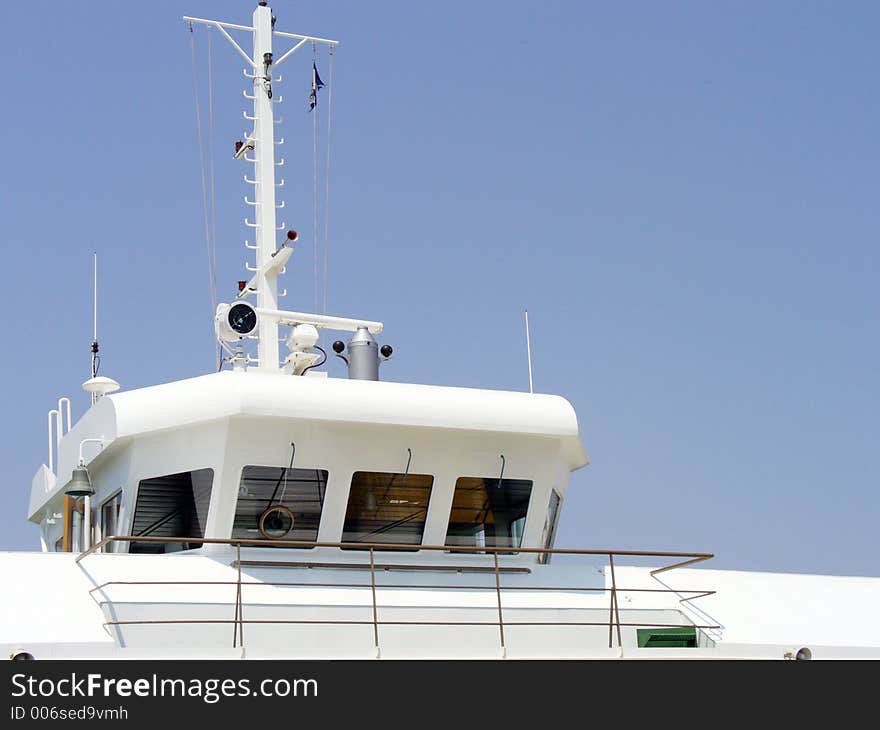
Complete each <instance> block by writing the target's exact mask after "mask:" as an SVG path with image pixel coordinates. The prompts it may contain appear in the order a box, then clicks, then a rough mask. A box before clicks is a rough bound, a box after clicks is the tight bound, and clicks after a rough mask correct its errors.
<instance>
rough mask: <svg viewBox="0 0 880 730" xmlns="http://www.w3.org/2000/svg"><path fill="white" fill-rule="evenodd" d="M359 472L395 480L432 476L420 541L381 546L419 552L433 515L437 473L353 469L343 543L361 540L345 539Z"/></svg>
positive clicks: (391, 549) (386, 549) (352, 548)
mask: <svg viewBox="0 0 880 730" xmlns="http://www.w3.org/2000/svg"><path fill="white" fill-rule="evenodd" d="M359 474H370V475H375V474H382V475H386V476H389V477H391V480H393V479H394V478H396V477H427V478H430V480H431V481H430V484H429V485H428V486H427V492H428V499H427V504H426V505H425V519H424V522H423V523H422V530H421V533H420V534H419V539H418V542H412V543H408V542H400V543H397V542H392V543H382V544H385V545H387V546H388V547H383V548H381V549H382V550H383V551H395V552H396V551H401V552H417V551H418V550H420V549H421V547H422V546H423V545H424V543H425V534H426V532H427V529H428V526H429V518H430V515H431V505H432V504H433V500H434V495H435V491H434V487H435V486H436V485H437V475H436V474H422V473H415V472H409V471H404V472H392V471H380V470H378V469H355V470H353V471H352V472H351V477H350V478H349V482H348V495H347V498H346V500H345V511H344V512H343V515H342V528H341V530H340V537H339V541H340V542H341V543H346V542H350V543H353V544H356V543H357V542H359V541H358V540H346V539H345V532H346V529H345V526H346V523H347V522H348V508H349V504H350V503H351V497H352V492H353V490H354V488H355V478H356V477H357V476H358V475H359ZM398 486H399V485H398ZM418 488H420V489H425V487H418ZM392 524H393V523H392ZM373 533H375V531H373ZM373 533H370V534H373ZM370 542H371V543H374V544H375V543H377V542H378V543H381V540H380V541H376V540H372V541H370ZM370 542H366V541H365V542H364V545H369V544H370ZM342 549H343V550H369V548H367V547H344V548H342Z"/></svg>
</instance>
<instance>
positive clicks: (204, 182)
mask: <svg viewBox="0 0 880 730" xmlns="http://www.w3.org/2000/svg"><path fill="white" fill-rule="evenodd" d="M189 44H190V51H191V54H192V76H193V96H194V97H195V102H196V133H197V136H198V140H199V172H200V173H201V178H202V209H203V211H204V214H205V246H206V248H207V249H208V286H209V287H211V286H212V284H211V282H212V279H211V263H210V262H211V228H210V224H209V222H208V183H207V180H206V179H205V149H204V141H203V140H202V109H201V105H200V104H199V83H198V74H197V73H196V42H195V38H194V34H193V27H192V23H190V24H189ZM213 299H214V294H213V288H211V304H212V311H211V316H212V317H213V315H214V309H216V307H213Z"/></svg>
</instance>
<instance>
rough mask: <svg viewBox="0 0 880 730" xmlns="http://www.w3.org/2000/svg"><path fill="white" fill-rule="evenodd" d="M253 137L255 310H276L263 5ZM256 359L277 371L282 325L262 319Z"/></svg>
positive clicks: (268, 24) (268, 45)
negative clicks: (270, 265)
mask: <svg viewBox="0 0 880 730" xmlns="http://www.w3.org/2000/svg"><path fill="white" fill-rule="evenodd" d="M253 24H254V26H253V27H254V56H253V65H254V74H253V79H254V93H253V96H254V120H253V122H254V133H253V135H252V139H253V147H254V149H253V159H254V171H255V173H256V174H255V176H254V180H255V185H254V194H255V203H256V206H255V208H254V212H255V219H256V220H255V221H254V223H255V224H256V230H255V233H256V241H255V243H256V246H257V249H256V254H257V257H256V258H257V260H256V267H257V273H256V276H257V281H256V282H255V283H256V289H257V307H258V308H259V309H272V310H274V309H278V273H279V270H280V269H279V268H277V267H271V268H269V267H268V264H269V263H270V262H271V260H272V257H273V254H274V253H275V250H276V248H277V246H276V244H275V240H276V236H277V231H276V229H275V116H274V112H273V110H272V104H273V102H272V10H271V8H269V7H268V6H267V5H266V4H265V3H264V2H261V3H260V4H259V5H257V7H256V8H255V9H254V16H253ZM258 337H259V340H258V342H259V345H258V349H257V357H258V359H259V361H260V362H259V367H260V369H261V370H277V369H278V363H279V356H278V321H277V320H276V319H273V318H271V317H267V316H266V315H263V314H261V315H259V331H258Z"/></svg>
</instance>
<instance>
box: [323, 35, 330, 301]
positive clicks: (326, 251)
mask: <svg viewBox="0 0 880 730" xmlns="http://www.w3.org/2000/svg"><path fill="white" fill-rule="evenodd" d="M327 83H328V87H327V167H326V170H325V172H324V182H325V185H326V187H325V189H324V283H323V285H322V287H321V290H322V293H323V297H324V302H323V305H324V306H323V313H324V314H327V266H328V264H327V259H328V258H329V257H330V234H329V230H330V118H331V115H332V113H333V46H330V73H329V76H328V77H327Z"/></svg>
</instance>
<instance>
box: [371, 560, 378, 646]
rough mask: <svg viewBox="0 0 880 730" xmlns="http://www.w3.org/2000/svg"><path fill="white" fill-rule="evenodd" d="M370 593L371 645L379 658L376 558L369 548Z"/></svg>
mask: <svg viewBox="0 0 880 730" xmlns="http://www.w3.org/2000/svg"><path fill="white" fill-rule="evenodd" d="M370 592H371V593H372V596H373V643H374V644H375V645H376V656H377V657H378V656H379V616H378V613H377V610H376V558H375V555H374V553H373V548H370Z"/></svg>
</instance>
